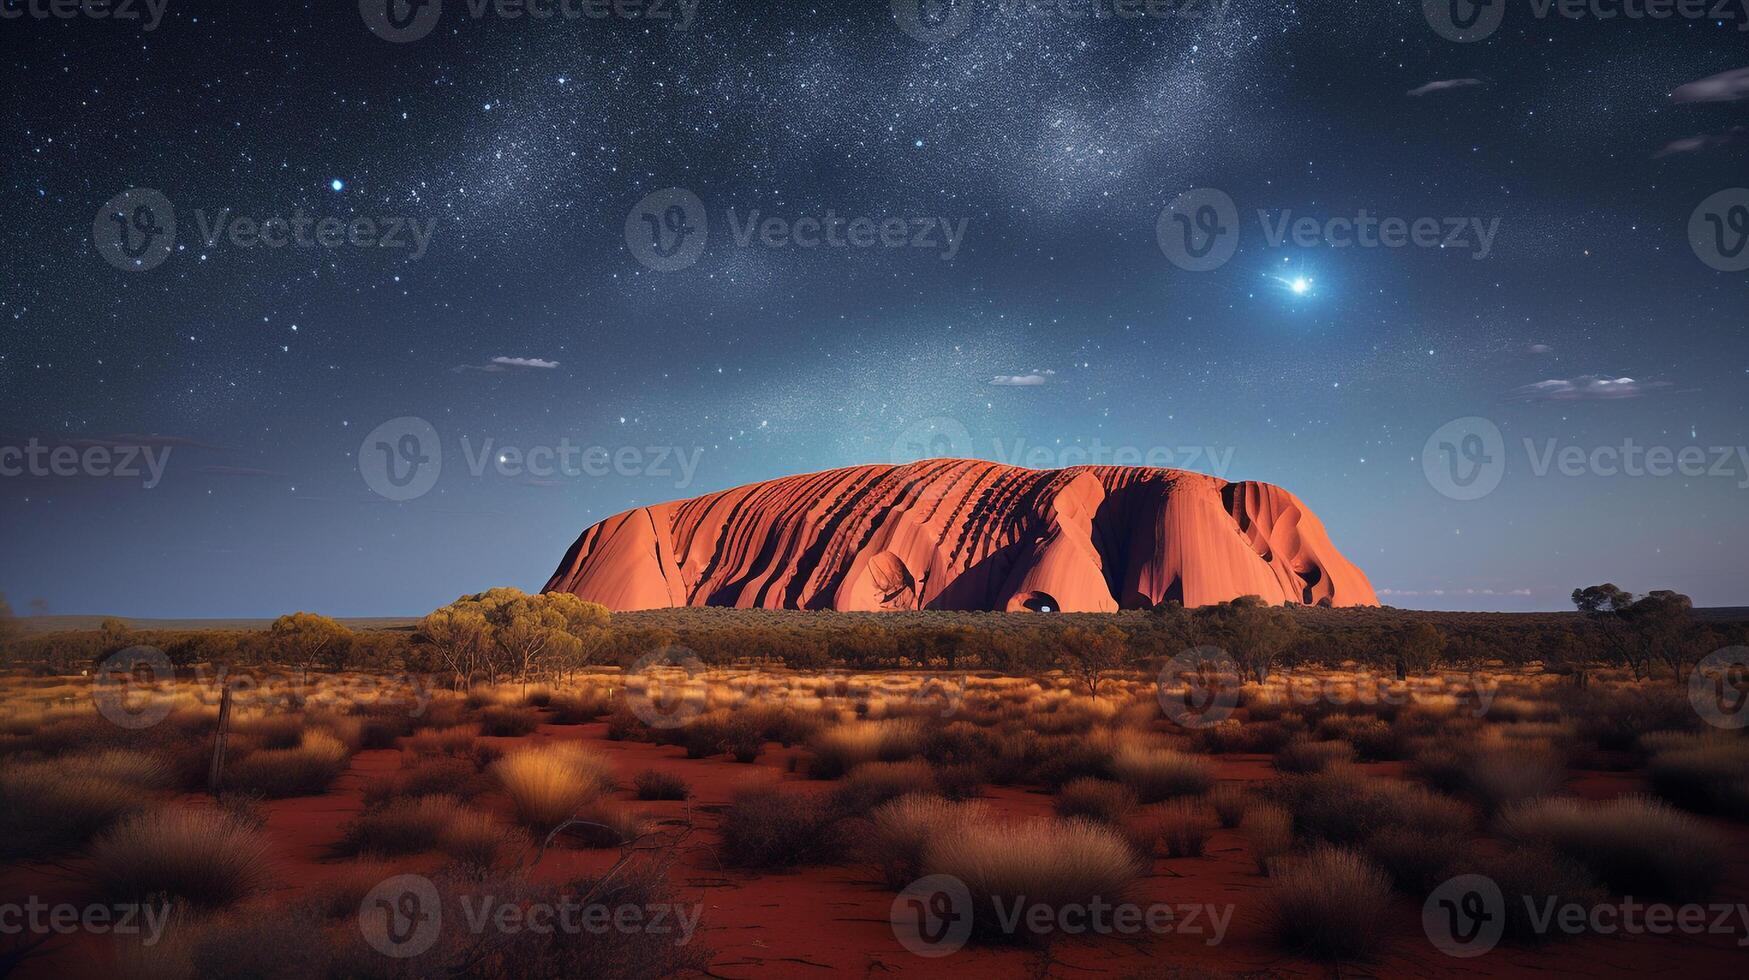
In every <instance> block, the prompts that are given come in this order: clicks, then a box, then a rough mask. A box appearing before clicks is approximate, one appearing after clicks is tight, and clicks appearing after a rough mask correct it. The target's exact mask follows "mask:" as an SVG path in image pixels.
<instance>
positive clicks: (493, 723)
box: [479, 704, 541, 738]
mask: <svg viewBox="0 0 1749 980" xmlns="http://www.w3.org/2000/svg"><path fill="white" fill-rule="evenodd" d="M479 718H480V734H481V735H490V736H494V737H499V738H521V737H522V736H524V735H527V734H529V733H530V732H533V731H534V730H535V729H536V728H539V727H540V723H541V713H540V710H539V709H538V708H532V707H518V706H515V705H508V704H491V705H487V706H486V707H484V708H481V709H480V713H479Z"/></svg>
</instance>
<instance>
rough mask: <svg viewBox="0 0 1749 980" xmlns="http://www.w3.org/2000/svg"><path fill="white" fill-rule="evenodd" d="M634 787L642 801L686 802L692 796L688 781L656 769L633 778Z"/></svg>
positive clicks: (645, 771)
mask: <svg viewBox="0 0 1749 980" xmlns="http://www.w3.org/2000/svg"><path fill="white" fill-rule="evenodd" d="M632 787H633V788H634V789H635V790H636V791H637V794H638V799H640V800H684V799H686V798H687V797H689V796H691V795H692V787H690V786H688V785H686V780H684V779H681V778H680V777H679V776H675V775H671V774H669V773H665V772H659V771H657V770H655V769H645V770H644V771H643V772H640V773H638V774H637V775H636V776H633V777H632Z"/></svg>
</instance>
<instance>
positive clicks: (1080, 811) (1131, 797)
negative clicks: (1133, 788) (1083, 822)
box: [1052, 778, 1136, 826]
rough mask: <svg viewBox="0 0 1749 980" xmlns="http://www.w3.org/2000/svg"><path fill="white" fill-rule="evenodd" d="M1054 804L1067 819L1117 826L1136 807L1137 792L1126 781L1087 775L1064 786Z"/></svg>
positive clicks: (1058, 811)
mask: <svg viewBox="0 0 1749 980" xmlns="http://www.w3.org/2000/svg"><path fill="white" fill-rule="evenodd" d="M1052 807H1053V809H1055V810H1056V812H1057V816H1059V817H1063V818H1065V819H1068V818H1073V817H1083V818H1086V819H1088V820H1091V821H1093V822H1095V823H1103V824H1111V825H1114V826H1115V825H1117V824H1121V823H1123V821H1124V818H1125V817H1128V816H1129V815H1130V813H1131V811H1133V810H1135V808H1136V794H1134V793H1132V792H1130V790H1129V787H1127V786H1125V785H1123V784H1122V783H1108V782H1106V781H1104V780H1101V779H1086V778H1083V779H1077V780H1075V781H1074V782H1072V783H1069V784H1068V785H1066V786H1064V787H1063V788H1062V790H1061V791H1060V792H1058V793H1057V798H1056V800H1055V801H1053V803H1052Z"/></svg>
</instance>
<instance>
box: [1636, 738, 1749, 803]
mask: <svg viewBox="0 0 1749 980" xmlns="http://www.w3.org/2000/svg"><path fill="white" fill-rule="evenodd" d="M1647 776H1648V778H1649V779H1650V781H1651V784H1652V791H1653V792H1655V793H1657V794H1658V795H1659V796H1662V797H1663V798H1664V799H1666V800H1669V801H1670V802H1671V803H1674V804H1676V805H1677V806H1679V807H1682V808H1683V809H1685V810H1694V811H1697V812H1700V813H1712V814H1717V815H1719V816H1722V817H1734V818H1736V819H1739V820H1742V819H1749V743H1744V742H1742V741H1737V742H1711V743H1705V744H1694V745H1690V746H1685V747H1681V748H1673V749H1670V750H1668V751H1662V752H1659V753H1658V754H1656V755H1654V756H1653V757H1652V761H1651V762H1650V763H1649V764H1648V766H1647Z"/></svg>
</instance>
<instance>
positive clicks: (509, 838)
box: [436, 810, 529, 872]
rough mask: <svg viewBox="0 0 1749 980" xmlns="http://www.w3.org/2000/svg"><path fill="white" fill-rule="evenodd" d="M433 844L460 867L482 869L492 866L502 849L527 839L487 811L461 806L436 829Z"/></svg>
mask: <svg viewBox="0 0 1749 980" xmlns="http://www.w3.org/2000/svg"><path fill="white" fill-rule="evenodd" d="M436 844H437V849H438V850H439V851H442V852H443V853H444V855H445V856H447V857H448V858H450V859H451V860H453V861H455V862H456V863H458V864H460V865H462V866H463V867H464V868H467V869H470V870H472V871H475V872H482V871H486V870H489V869H491V868H492V867H494V866H496V865H497V863H498V859H499V856H500V855H501V854H503V852H504V851H505V850H507V849H509V848H511V847H527V846H528V844H529V841H528V838H527V836H525V835H524V834H523V833H522V832H521V831H518V830H515V829H512V828H508V827H502V826H499V824H498V821H497V819H496V818H494V817H493V816H492V815H491V814H489V813H481V812H480V811H478V810H463V811H461V812H460V813H457V814H456V815H455V816H454V817H452V818H451V819H450V821H449V822H448V823H447V824H446V825H445V826H444V827H443V829H442V831H440V832H439V833H438V835H437V841H436Z"/></svg>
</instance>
